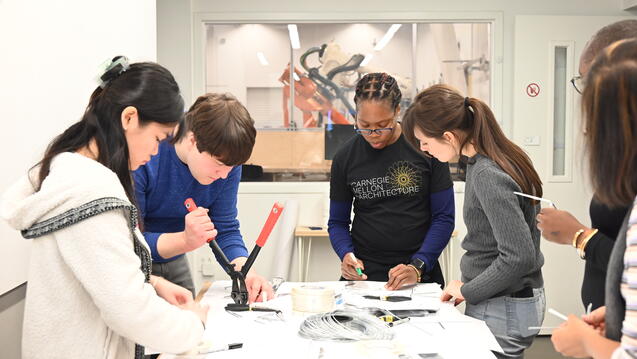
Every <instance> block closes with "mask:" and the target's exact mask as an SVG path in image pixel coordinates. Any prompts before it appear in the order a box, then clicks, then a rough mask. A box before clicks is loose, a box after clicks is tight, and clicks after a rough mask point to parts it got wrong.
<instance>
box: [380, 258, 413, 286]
mask: <svg viewBox="0 0 637 359" xmlns="http://www.w3.org/2000/svg"><path fill="white" fill-rule="evenodd" d="M416 281H418V273H416V270H415V269H414V268H413V267H410V266H408V265H405V264H399V265H397V266H395V267H394V268H392V269H390V270H389V280H387V284H385V288H387V289H388V290H397V289H400V288H401V287H402V286H404V285H409V284H416Z"/></svg>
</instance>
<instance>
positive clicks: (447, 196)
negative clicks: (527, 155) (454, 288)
mask: <svg viewBox="0 0 637 359" xmlns="http://www.w3.org/2000/svg"><path fill="white" fill-rule="evenodd" d="M430 203H431V225H430V226H429V230H428V231H427V234H426V235H425V240H424V241H423V243H422V246H421V247H420V249H419V250H418V252H416V254H414V255H413V256H412V259H413V258H419V259H421V260H422V261H423V262H425V266H426V270H425V271H426V272H428V271H430V270H431V269H432V268H433V265H434V263H435V262H436V261H437V260H438V257H439V256H440V253H442V251H443V250H444V249H445V247H446V246H447V243H449V239H450V238H451V233H452V232H453V227H454V221H455V204H454V199H453V187H451V188H448V189H446V190H443V191H440V192H435V193H432V194H431V200H430Z"/></svg>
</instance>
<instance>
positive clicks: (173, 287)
mask: <svg viewBox="0 0 637 359" xmlns="http://www.w3.org/2000/svg"><path fill="white" fill-rule="evenodd" d="M151 283H152V284H153V287H155V292H157V295H158V296H160V297H162V298H164V299H165V300H166V301H167V302H168V303H170V304H172V305H176V306H178V307H179V306H182V305H184V304H188V303H190V302H192V301H193V298H192V293H191V292H190V291H189V290H188V289H186V288H184V287H182V286H179V285H177V284H175V283H172V282H169V281H168V280H166V279H164V278H162V277H157V276H151Z"/></svg>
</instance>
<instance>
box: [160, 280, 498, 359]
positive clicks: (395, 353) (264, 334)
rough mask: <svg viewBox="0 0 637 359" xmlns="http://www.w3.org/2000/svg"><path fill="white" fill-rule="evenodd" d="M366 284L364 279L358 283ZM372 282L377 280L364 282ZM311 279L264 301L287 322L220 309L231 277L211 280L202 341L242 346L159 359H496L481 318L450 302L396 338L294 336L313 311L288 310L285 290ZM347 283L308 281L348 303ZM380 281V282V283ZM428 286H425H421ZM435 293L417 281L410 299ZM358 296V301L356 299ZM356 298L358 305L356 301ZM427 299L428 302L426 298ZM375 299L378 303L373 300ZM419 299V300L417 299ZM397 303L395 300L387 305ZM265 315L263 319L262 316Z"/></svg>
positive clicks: (352, 294) (355, 292)
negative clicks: (345, 340)
mask: <svg viewBox="0 0 637 359" xmlns="http://www.w3.org/2000/svg"><path fill="white" fill-rule="evenodd" d="M362 283H364V282H362ZM367 283H369V285H376V284H378V282H367ZM308 284H309V283H284V284H283V285H282V286H281V288H280V289H279V292H278V294H279V296H278V298H276V299H274V300H271V301H269V302H267V303H265V305H267V306H269V307H273V308H277V309H280V310H282V311H283V313H284V318H285V321H280V320H270V319H274V317H275V316H274V315H272V314H267V313H263V312H240V313H232V314H231V313H228V312H226V311H225V310H224V309H223V308H224V307H225V305H226V304H227V303H230V302H232V300H231V299H230V296H229V294H230V281H219V282H215V283H214V284H213V285H212V286H210V288H209V289H208V290H207V291H206V293H205V294H204V295H203V296H202V298H201V302H202V303H205V304H209V305H210V313H209V315H208V321H207V325H206V331H205V334H204V341H207V342H214V343H215V344H217V345H221V344H228V343H237V342H239V343H243V348H241V349H235V350H229V351H223V352H217V353H212V354H208V355H207V356H206V355H200V356H183V355H182V356H177V355H169V354H163V355H162V356H161V359H173V358H186V357H187V358H259V359H262V358H263V359H265V358H277V359H278V358H325V359H327V358H347V359H356V358H401V359H407V358H413V359H420V358H421V356H419V354H420V353H429V354H431V353H438V356H431V357H430V358H444V359H449V358H468V357H471V358H495V356H494V355H493V353H492V352H491V351H490V350H489V349H494V350H497V349H499V346H498V345H497V342H496V341H495V338H494V337H493V335H491V333H490V332H489V330H488V328H487V327H486V325H485V324H484V322H481V321H478V320H475V319H473V318H469V317H466V316H464V315H462V314H460V313H459V312H458V311H457V310H456V309H455V308H454V307H453V306H451V305H450V304H448V303H441V304H439V305H440V309H439V311H438V313H437V314H435V315H431V316H428V317H424V318H412V319H411V320H410V321H409V322H407V323H404V324H401V325H398V326H395V327H393V328H392V329H391V330H394V331H395V338H394V339H393V340H391V341H359V342H349V343H335V342H326V341H312V340H308V339H304V338H301V337H300V336H299V335H298V328H299V325H300V324H301V323H302V322H303V320H304V319H305V318H306V317H307V316H309V315H311V314H304V313H296V312H293V311H292V310H291V297H290V295H289V294H288V293H289V292H290V291H291V288H292V287H294V286H300V285H308ZM345 284H347V282H319V283H312V285H319V286H327V287H333V288H336V289H337V290H340V291H341V293H342V295H343V298H344V299H345V301H346V302H348V301H349V302H351V301H353V300H354V299H356V298H359V297H360V295H359V294H360V293H361V289H360V287H359V288H358V289H350V288H351V287H346V286H345ZM381 285H382V283H381ZM425 286H429V287H425ZM435 289H436V290H437V291H438V292H432V291H431V285H425V284H421V285H419V286H418V288H416V289H415V290H414V294H413V298H414V302H415V301H416V299H418V300H419V301H423V302H427V303H432V305H438V304H437V302H435V300H437V298H438V296H439V290H440V289H439V288H435ZM359 299H362V297H360V298H359ZM359 299H357V301H356V303H360V302H359ZM429 301H431V302H429ZM376 302H378V301H376ZM419 303H420V302H419ZM391 304H392V305H395V304H396V303H391ZM263 318H267V319H263Z"/></svg>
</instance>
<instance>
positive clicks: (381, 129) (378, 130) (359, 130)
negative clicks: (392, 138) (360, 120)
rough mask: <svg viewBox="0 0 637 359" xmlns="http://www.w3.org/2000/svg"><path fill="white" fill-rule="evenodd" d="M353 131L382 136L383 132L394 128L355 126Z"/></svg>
mask: <svg viewBox="0 0 637 359" xmlns="http://www.w3.org/2000/svg"><path fill="white" fill-rule="evenodd" d="M354 131H356V133H358V134H359V135H363V136H371V135H372V133H375V134H377V135H381V136H382V135H383V134H384V133H390V132H392V131H394V128H393V127H385V128H374V129H366V128H356V129H355V130H354Z"/></svg>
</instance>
